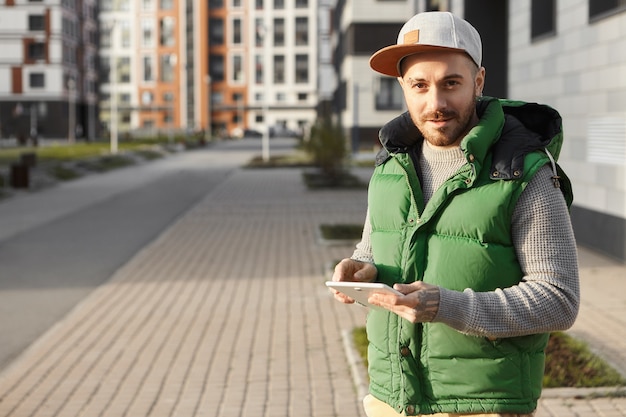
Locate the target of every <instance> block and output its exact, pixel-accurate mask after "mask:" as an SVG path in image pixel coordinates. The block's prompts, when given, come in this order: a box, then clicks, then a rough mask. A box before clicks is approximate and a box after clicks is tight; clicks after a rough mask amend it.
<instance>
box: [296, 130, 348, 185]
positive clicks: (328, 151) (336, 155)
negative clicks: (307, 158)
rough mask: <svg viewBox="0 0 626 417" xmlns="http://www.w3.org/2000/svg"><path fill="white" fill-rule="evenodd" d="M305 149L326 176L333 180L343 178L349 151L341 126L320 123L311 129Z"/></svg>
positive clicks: (304, 145)
mask: <svg viewBox="0 0 626 417" xmlns="http://www.w3.org/2000/svg"><path fill="white" fill-rule="evenodd" d="M303 148H304V150H305V152H307V153H308V154H310V155H311V157H312V159H313V164H314V165H315V166H317V167H318V168H319V169H320V170H321V171H322V173H323V174H324V175H326V176H328V177H331V178H339V177H341V175H342V174H343V165H344V161H345V159H346V156H347V155H348V151H347V149H346V138H345V135H344V134H343V131H342V129H341V127H340V126H337V125H333V124H332V123H331V122H330V121H328V120H323V121H319V122H318V123H317V124H315V125H314V126H313V127H312V128H311V134H310V137H309V140H308V141H305V142H304V144H303Z"/></svg>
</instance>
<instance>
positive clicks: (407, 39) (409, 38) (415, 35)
mask: <svg viewBox="0 0 626 417" xmlns="http://www.w3.org/2000/svg"><path fill="white" fill-rule="evenodd" d="M419 40H420V31H419V29H416V30H412V31H410V32H407V33H405V34H404V42H403V43H404V44H414V43H418V42H419Z"/></svg>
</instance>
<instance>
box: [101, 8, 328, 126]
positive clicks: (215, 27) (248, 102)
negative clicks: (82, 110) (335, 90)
mask: <svg viewBox="0 0 626 417" xmlns="http://www.w3.org/2000/svg"><path fill="white" fill-rule="evenodd" d="M316 16H317V1H316V0H293V1H280V0H264V1H263V0H209V1H206V2H205V1H199V0H142V1H130V0H115V1H114V0H106V1H101V2H100V25H101V37H100V39H101V43H100V46H101V50H100V57H101V61H100V68H101V70H102V71H101V78H102V85H101V92H102V100H101V118H102V120H103V122H104V123H105V125H107V126H109V125H110V114H111V111H113V112H114V115H116V116H117V118H116V119H117V120H116V127H117V129H118V130H119V131H121V132H124V131H132V132H136V131H137V130H143V131H145V132H146V133H150V132H151V131H152V132H154V131H159V132H162V131H163V130H164V129H165V130H167V131H180V132H185V133H188V132H190V131H199V130H206V129H207V128H208V127H210V130H211V132H212V134H213V135H215V136H220V137H227V136H233V135H234V136H237V135H239V134H241V132H242V131H243V130H244V129H254V130H264V129H266V128H268V127H273V128H275V130H278V131H280V130H283V129H289V130H298V129H301V128H304V127H305V126H308V125H309V124H310V123H311V122H312V121H313V119H314V118H315V107H316V105H317V83H318V79H317V39H318V37H317V20H316ZM114 121H115V119H114Z"/></svg>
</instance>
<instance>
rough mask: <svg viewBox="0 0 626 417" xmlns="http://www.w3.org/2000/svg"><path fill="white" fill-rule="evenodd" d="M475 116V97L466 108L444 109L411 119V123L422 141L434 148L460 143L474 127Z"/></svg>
mask: <svg viewBox="0 0 626 417" xmlns="http://www.w3.org/2000/svg"><path fill="white" fill-rule="evenodd" d="M475 114H476V97H474V98H473V100H472V101H470V102H469V103H468V104H467V106H465V107H464V108H462V109H460V110H459V111H457V110H451V109H445V110H437V111H434V112H431V113H426V114H422V115H420V116H416V117H417V120H415V119H416V117H413V116H411V118H412V119H413V123H415V126H417V128H418V129H419V131H420V132H421V134H422V136H424V139H425V140H426V141H428V142H429V143H430V144H431V145H434V146H452V145H458V144H460V143H461V140H463V138H464V137H465V135H466V134H467V132H469V131H470V129H471V128H472V127H474V124H475V120H474V116H475ZM444 120H445V121H448V124H447V125H446V126H442V127H435V126H431V125H429V122H432V121H444Z"/></svg>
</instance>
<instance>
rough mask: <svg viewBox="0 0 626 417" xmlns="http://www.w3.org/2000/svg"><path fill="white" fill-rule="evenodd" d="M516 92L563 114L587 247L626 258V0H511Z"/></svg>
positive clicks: (567, 161) (565, 153) (566, 156)
mask: <svg viewBox="0 0 626 417" xmlns="http://www.w3.org/2000/svg"><path fill="white" fill-rule="evenodd" d="M509 7H510V10H509V19H510V38H509V54H510V59H511V63H510V72H509V79H510V82H509V95H510V97H511V98H514V99H522V100H528V101H538V102H543V103H546V104H549V105H552V106H553V107H555V108H556V109H557V110H558V111H559V112H560V113H561V115H562V116H563V125H564V131H565V140H564V143H563V150H562V151H561V156H560V158H559V161H560V163H561V164H562V165H563V167H564V168H565V169H566V172H567V173H568V175H569V176H570V178H571V179H572V182H573V186H574V207H573V208H572V220H573V222H574V228H575V232H576V238H577V240H578V242H579V243H580V244H583V245H585V246H588V247H591V248H595V249H597V250H598V251H601V252H603V253H605V254H607V255H609V256H612V257H614V258H617V259H620V260H622V261H626V3H624V2H623V1H618V0H614V1H610V0H607V1H596V0H561V1H556V0H521V1H509Z"/></svg>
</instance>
